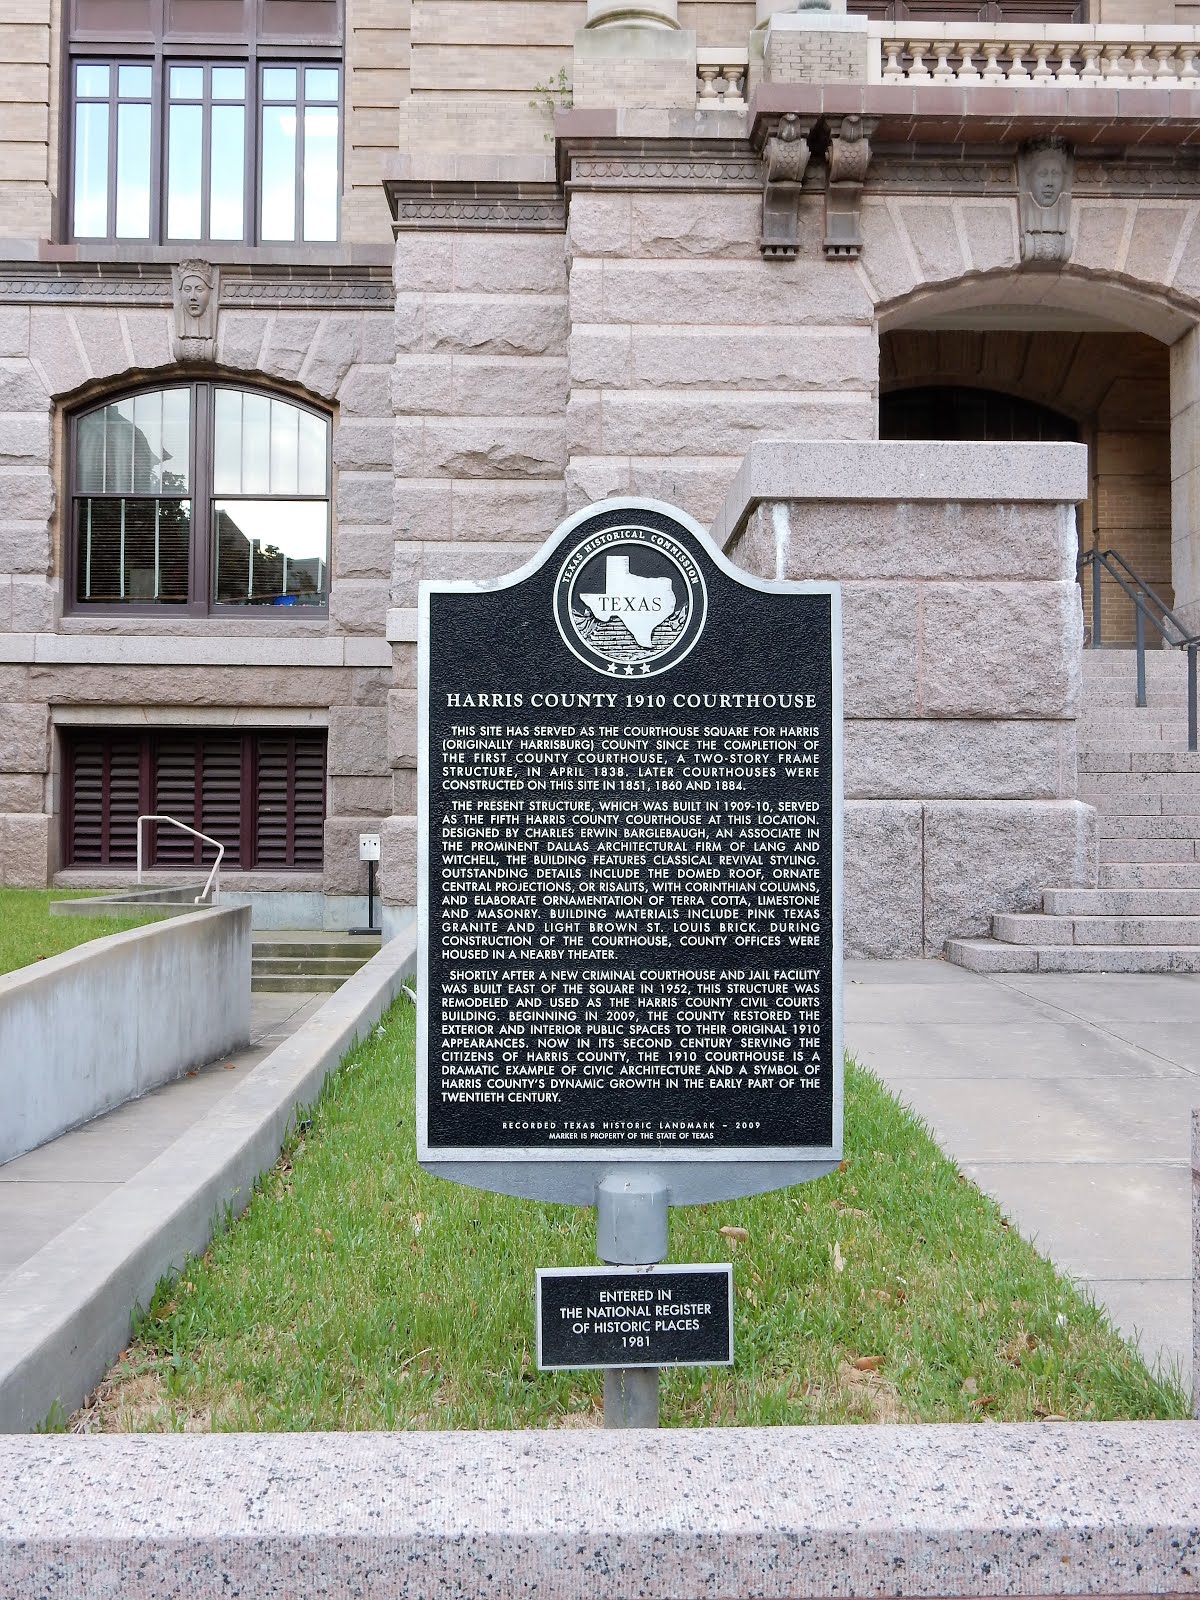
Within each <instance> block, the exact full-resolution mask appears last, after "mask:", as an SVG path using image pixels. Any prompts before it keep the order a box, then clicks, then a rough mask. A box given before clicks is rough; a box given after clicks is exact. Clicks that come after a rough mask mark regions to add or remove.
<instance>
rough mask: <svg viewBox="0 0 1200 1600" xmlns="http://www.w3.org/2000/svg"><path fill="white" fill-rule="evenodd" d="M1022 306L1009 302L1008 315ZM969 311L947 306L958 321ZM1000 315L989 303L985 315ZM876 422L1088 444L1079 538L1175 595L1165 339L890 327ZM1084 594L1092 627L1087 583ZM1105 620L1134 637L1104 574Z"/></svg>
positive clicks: (896, 430)
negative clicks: (1117, 555) (1085, 496)
mask: <svg viewBox="0 0 1200 1600" xmlns="http://www.w3.org/2000/svg"><path fill="white" fill-rule="evenodd" d="M1024 314H1028V313H1024ZM1022 315H1023V313H1022V311H1021V309H1020V308H1019V307H1015V306H1013V307H1008V308H1006V311H1005V316H1006V319H1007V320H1016V319H1017V318H1018V317H1020V316H1022ZM969 317H970V313H969V312H967V311H965V310H964V311H962V312H957V313H951V318H952V320H955V321H957V320H959V319H960V318H961V320H963V321H966V320H968V319H969ZM1043 317H1044V313H1043ZM996 318H997V313H996V310H995V309H992V311H991V312H990V315H989V316H988V317H987V320H993V319H996ZM933 320H935V324H936V323H937V322H938V321H940V319H933ZM980 320H981V321H982V320H985V318H984V317H983V316H981V317H980ZM1054 320H1056V321H1059V322H1063V321H1066V320H1068V317H1067V315H1066V314H1065V313H1062V312H1060V313H1058V315H1057V317H1056V318H1055V319H1054ZM1080 320H1082V319H1080ZM879 431H880V436H881V437H882V438H923V439H932V438H941V439H992V440H1021V439H1028V440H1039V439H1040V440H1078V441H1080V442H1081V443H1083V444H1086V445H1087V447H1088V466H1089V495H1088V499H1087V501H1086V503H1085V504H1084V505H1083V506H1081V507H1080V508H1079V513H1078V529H1079V541H1080V548H1081V549H1092V548H1098V549H1113V550H1116V551H1118V552H1119V553H1120V554H1121V555H1122V556H1123V557H1124V558H1125V560H1126V561H1128V562H1129V563H1130V565H1131V566H1132V567H1134V569H1135V570H1136V571H1137V572H1138V573H1139V574H1140V575H1141V576H1142V577H1143V578H1144V579H1145V580H1146V582H1147V583H1149V584H1151V585H1152V586H1153V587H1154V588H1155V589H1156V590H1157V591H1158V592H1159V593H1160V594H1161V595H1162V596H1163V598H1164V599H1165V600H1166V601H1167V602H1168V603H1171V602H1172V601H1173V599H1174V591H1173V587H1172V576H1173V574H1172V550H1171V373H1170V351H1169V349H1168V347H1167V346H1166V345H1165V344H1163V343H1162V342H1160V340H1158V339H1155V338H1152V337H1150V336H1149V335H1148V334H1145V333H1131V332H1113V331H1108V330H1106V329H1096V328H1070V327H1063V326H1055V327H1044V328H1040V329H1036V330H1035V329H1030V328H1015V327H996V326H990V327H942V326H940V325H935V326H932V327H929V326H926V327H905V328H897V329H893V330H891V331H887V332H884V333H883V334H882V336H881V340H880V401H879ZM1083 605H1084V615H1085V618H1086V620H1087V622H1088V624H1089V626H1090V625H1091V621H1092V618H1091V588H1090V585H1089V586H1087V587H1086V588H1085V592H1084V596H1083ZM1102 622H1103V625H1104V628H1103V631H1104V638H1105V640H1106V642H1108V643H1111V644H1118V645H1119V644H1126V643H1131V642H1132V640H1133V615H1132V609H1131V607H1130V605H1129V603H1128V601H1127V600H1126V599H1125V597H1124V596H1123V595H1122V594H1121V592H1120V590H1119V589H1117V588H1116V586H1115V585H1111V584H1106V585H1105V595H1104V611H1103V617H1102Z"/></svg>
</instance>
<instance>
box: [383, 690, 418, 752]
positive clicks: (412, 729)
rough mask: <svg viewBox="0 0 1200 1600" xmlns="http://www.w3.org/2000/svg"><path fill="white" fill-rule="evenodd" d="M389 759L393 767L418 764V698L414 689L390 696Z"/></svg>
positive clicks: (393, 691)
mask: <svg viewBox="0 0 1200 1600" xmlns="http://www.w3.org/2000/svg"><path fill="white" fill-rule="evenodd" d="M388 758H389V760H390V761H391V763H392V766H393V767H415V766H416V764H417V696H416V693H415V692H414V691H413V690H412V689H393V690H392V691H391V693H390V694H389V695H388Z"/></svg>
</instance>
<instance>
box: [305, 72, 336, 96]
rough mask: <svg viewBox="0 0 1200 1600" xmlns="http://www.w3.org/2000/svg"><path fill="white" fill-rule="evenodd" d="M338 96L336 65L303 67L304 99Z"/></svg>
mask: <svg viewBox="0 0 1200 1600" xmlns="http://www.w3.org/2000/svg"><path fill="white" fill-rule="evenodd" d="M337 97H338V74H337V68H336V67H306V68H305V69H304V98H305V99H306V100H332V101H334V102H335V103H336V101H337Z"/></svg>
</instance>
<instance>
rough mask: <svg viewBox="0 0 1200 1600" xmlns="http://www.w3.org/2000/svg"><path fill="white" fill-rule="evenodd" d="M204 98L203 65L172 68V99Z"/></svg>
mask: <svg viewBox="0 0 1200 1600" xmlns="http://www.w3.org/2000/svg"><path fill="white" fill-rule="evenodd" d="M203 98H204V68H203V67H172V68H171V99H172V100H202V99H203Z"/></svg>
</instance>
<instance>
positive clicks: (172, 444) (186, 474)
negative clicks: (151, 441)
mask: <svg viewBox="0 0 1200 1600" xmlns="http://www.w3.org/2000/svg"><path fill="white" fill-rule="evenodd" d="M162 403H163V431H162V463H163V464H162V486H163V491H164V493H167V494H172V493H174V494H181V493H182V494H186V493H187V492H188V489H189V488H190V487H191V471H190V462H189V459H188V457H189V454H190V445H191V414H192V396H191V391H190V390H188V389H165V390H164V391H163V396H162Z"/></svg>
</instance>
